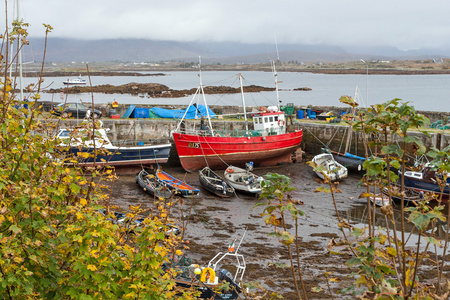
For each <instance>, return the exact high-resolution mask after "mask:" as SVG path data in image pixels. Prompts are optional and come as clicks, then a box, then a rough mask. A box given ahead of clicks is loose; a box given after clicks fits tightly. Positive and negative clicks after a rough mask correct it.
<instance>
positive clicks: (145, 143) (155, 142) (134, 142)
mask: <svg viewBox="0 0 450 300" xmlns="http://www.w3.org/2000/svg"><path fill="white" fill-rule="evenodd" d="M111 143H112V144H113V145H114V146H124V147H130V146H149V145H161V144H169V143H170V141H169V139H142V140H121V141H113V142H111Z"/></svg>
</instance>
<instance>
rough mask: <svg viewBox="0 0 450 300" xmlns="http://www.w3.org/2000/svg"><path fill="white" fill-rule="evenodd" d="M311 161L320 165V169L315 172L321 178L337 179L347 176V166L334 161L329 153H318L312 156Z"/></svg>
mask: <svg viewBox="0 0 450 300" xmlns="http://www.w3.org/2000/svg"><path fill="white" fill-rule="evenodd" d="M312 162H313V163H315V164H316V165H317V166H318V167H322V168H320V169H322V171H319V170H317V171H315V173H316V174H317V176H319V177H320V178H321V179H323V180H324V179H325V178H328V179H329V180H331V181H339V180H341V179H344V178H347V176H348V171H347V168H346V167H344V166H343V165H341V164H340V163H338V162H337V161H335V160H334V157H333V155H332V154H330V153H322V154H318V155H316V156H314V158H313V159H312Z"/></svg>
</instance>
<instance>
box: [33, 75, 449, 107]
mask: <svg viewBox="0 0 450 300" xmlns="http://www.w3.org/2000/svg"><path fill="white" fill-rule="evenodd" d="M148 73H149V74H155V73H156V72H148ZM162 73H163V74H165V76H142V77H136V76H92V77H91V82H92V85H94V86H95V85H102V84H111V85H123V84H128V83H131V82H136V83H160V84H164V85H166V86H168V87H169V88H170V89H174V90H182V89H192V88H197V87H198V86H199V83H200V80H199V76H198V73H199V72H198V70H194V71H177V72H162ZM242 76H243V84H244V90H245V86H246V85H259V86H264V87H275V80H277V84H278V88H279V97H278V98H279V99H280V100H281V104H282V105H286V104H288V103H293V104H294V105H296V106H308V105H326V106H344V107H345V105H343V104H341V103H340V102H339V98H340V97H341V96H343V95H349V96H352V97H355V94H356V95H357V100H358V102H359V103H360V105H362V106H369V105H372V104H376V103H382V102H386V101H389V100H392V99H394V98H400V99H402V100H403V101H409V102H411V103H412V104H413V105H414V107H415V108H416V109H417V110H426V111H442V112H449V111H450V108H449V105H448V97H449V95H450V85H449V84H448V83H449V82H450V75H370V70H369V75H367V74H365V73H364V72H362V74H360V75H354V74H352V75H334V74H314V73H308V72H278V76H277V78H275V77H274V76H273V74H272V73H271V72H263V71H243V72H242ZM44 79H45V81H44V84H43V85H42V86H43V87H45V89H48V88H54V89H57V88H63V87H64V85H63V84H62V81H63V80H65V79H67V78H63V77H46V78H44ZM24 81H25V84H27V83H32V82H35V81H36V79H33V78H24ZM202 83H203V86H232V87H239V78H238V71H204V72H202ZM303 87H307V88H310V89H311V90H310V91H295V90H294V89H298V88H303ZM356 90H358V91H357V92H356ZM41 96H42V100H45V101H54V102H62V101H65V97H66V96H65V95H63V94H50V93H45V92H43V93H42V94H41ZM67 97H68V101H79V100H80V99H81V100H82V101H83V102H91V101H92V96H91V95H90V94H69V95H68V96H67ZM205 99H206V102H207V104H208V105H242V99H241V95H240V93H237V94H217V95H206V97H205ZM114 100H116V101H118V102H119V103H121V104H150V105H155V106H158V105H161V104H177V105H178V104H186V105H188V104H189V103H190V102H191V101H193V102H194V103H195V102H198V103H201V104H203V99H202V98H201V97H197V98H196V99H193V96H192V95H190V96H186V97H183V98H151V97H149V96H148V95H145V94H142V95H130V94H101V93H95V94H94V102H95V103H108V102H112V101H114ZM245 103H246V105H248V106H268V105H276V103H277V94H276V92H260V93H245Z"/></svg>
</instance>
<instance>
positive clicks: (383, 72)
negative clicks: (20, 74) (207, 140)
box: [24, 66, 450, 78]
mask: <svg viewBox="0 0 450 300" xmlns="http://www.w3.org/2000/svg"><path fill="white" fill-rule="evenodd" d="M236 70H240V71H260V72H271V70H270V69H268V68H265V67H249V66H244V67H241V68H238V67H222V68H217V67H214V68H208V67H203V68H202V71H205V72H208V71H219V72H220V71H236ZM197 71H198V69H186V68H167V69H164V68H161V69H157V70H155V69H148V70H139V72H135V71H131V72H129V71H123V70H117V71H111V70H108V71H95V72H90V73H89V75H90V76H136V77H141V76H166V74H164V72H197ZM141 72H145V73H141ZM278 72H299V73H315V74H337V75H339V74H342V75H347V74H348V75H356V74H359V75H366V74H368V75H441V74H442V75H445V74H450V69H448V70H446V69H434V70H416V69H378V68H374V69H370V68H369V69H368V70H366V69H357V68H348V69H339V68H327V69H326V68H317V69H311V68H292V67H284V68H283V67H279V68H278ZM80 75H81V76H82V77H85V76H88V74H87V72H86V71H83V72H81V71H80V70H77V71H44V77H66V78H69V77H78V76H80ZM24 77H36V72H25V73H24Z"/></svg>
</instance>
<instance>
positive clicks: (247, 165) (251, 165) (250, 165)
mask: <svg viewBox="0 0 450 300" xmlns="http://www.w3.org/2000/svg"><path fill="white" fill-rule="evenodd" d="M245 168H246V169H247V171H249V172H251V171H253V162H252V161H251V162H248V163H246V164H245Z"/></svg>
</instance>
